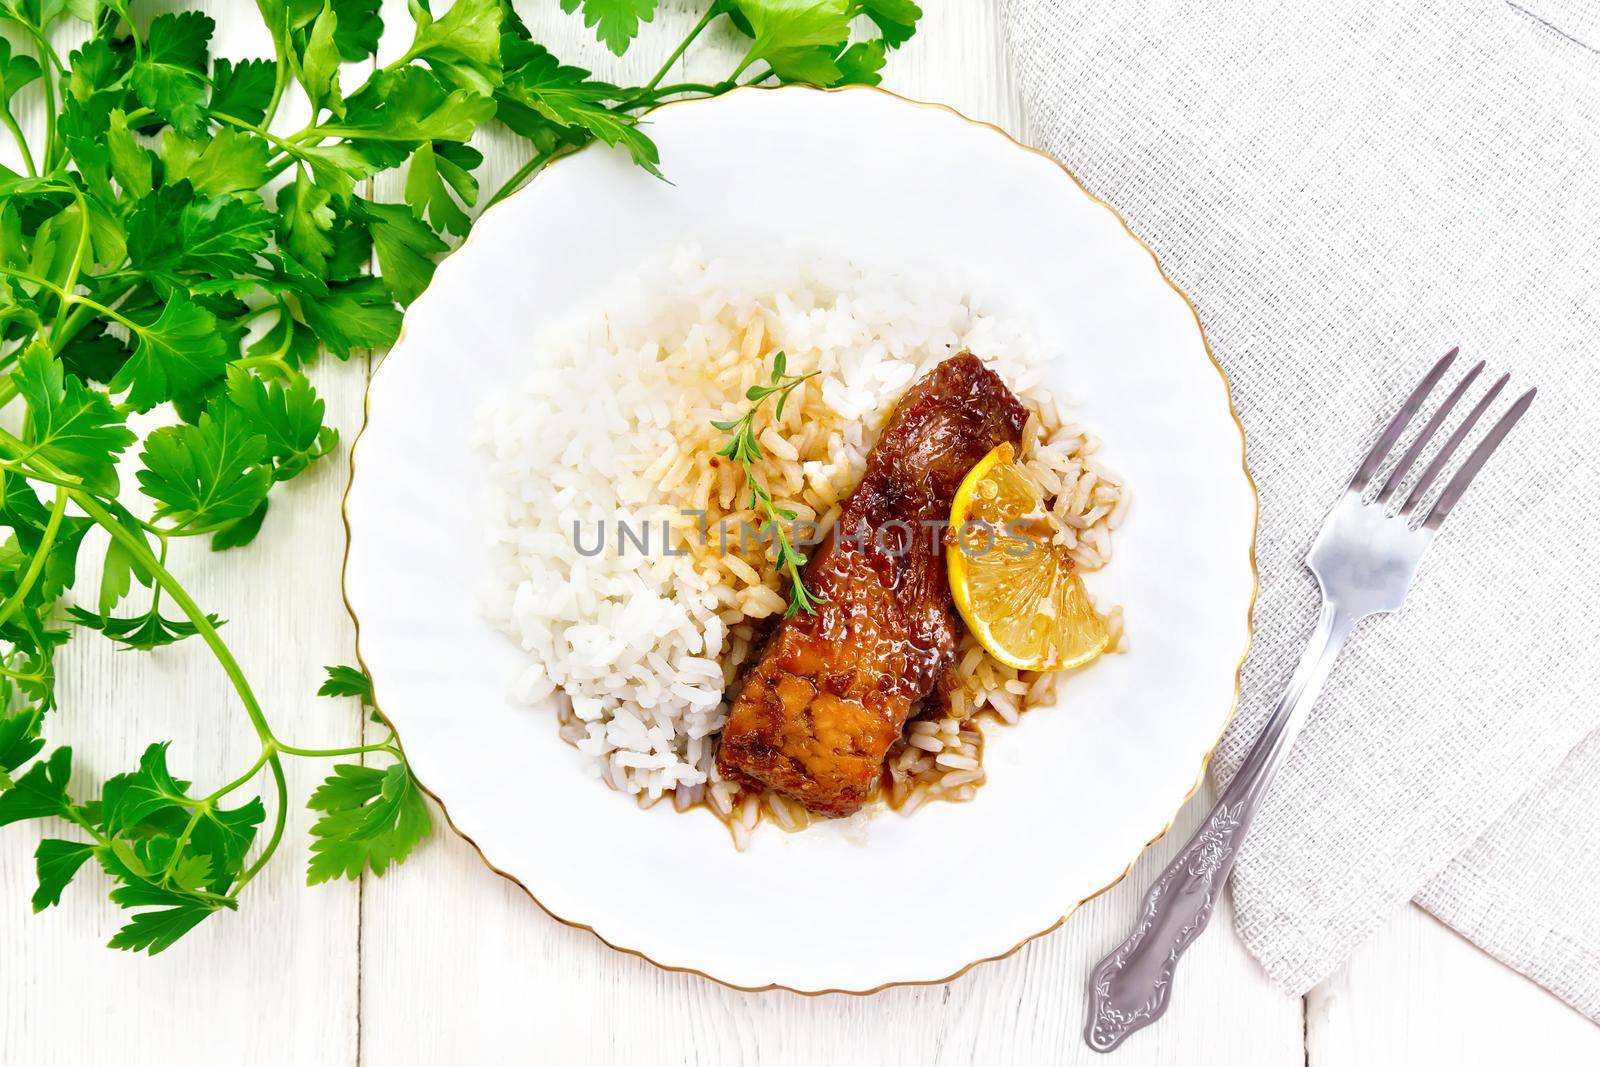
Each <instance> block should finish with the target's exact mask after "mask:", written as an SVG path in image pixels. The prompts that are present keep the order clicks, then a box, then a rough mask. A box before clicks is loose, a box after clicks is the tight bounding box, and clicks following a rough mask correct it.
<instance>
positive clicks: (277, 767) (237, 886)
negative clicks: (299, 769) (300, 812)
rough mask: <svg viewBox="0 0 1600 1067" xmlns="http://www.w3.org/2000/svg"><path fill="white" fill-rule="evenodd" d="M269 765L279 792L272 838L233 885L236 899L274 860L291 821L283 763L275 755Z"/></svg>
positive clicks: (269, 759)
mask: <svg viewBox="0 0 1600 1067" xmlns="http://www.w3.org/2000/svg"><path fill="white" fill-rule="evenodd" d="M267 765H268V767H270V768H271V770H272V782H273V785H274V786H276V787H277V791H278V804H277V809H278V810H277V813H276V815H275V816H274V817H273V820H272V836H271V837H270V838H268V839H267V843H266V846H265V847H264V848H262V850H261V854H260V855H259V856H257V857H256V861H255V862H254V863H252V864H251V865H250V866H249V868H248V869H246V870H245V872H244V873H243V874H241V875H240V876H239V880H238V881H237V882H235V883H234V884H233V890H232V893H231V895H232V896H235V897H237V896H238V895H239V890H241V889H243V888H244V887H245V886H246V885H247V884H248V883H249V882H250V880H251V879H252V878H254V877H255V876H256V875H257V874H259V873H260V871H261V868H263V867H265V866H266V865H267V861H268V860H270V859H271V858H272V854H273V853H274V852H276V851H278V845H279V844H281V843H282V842H283V828H284V827H285V826H286V825H288V821H289V783H288V781H287V780H286V779H285V778H284V774H283V761H282V760H280V759H279V758H278V756H277V753H273V754H272V755H271V756H270V757H268V759H267Z"/></svg>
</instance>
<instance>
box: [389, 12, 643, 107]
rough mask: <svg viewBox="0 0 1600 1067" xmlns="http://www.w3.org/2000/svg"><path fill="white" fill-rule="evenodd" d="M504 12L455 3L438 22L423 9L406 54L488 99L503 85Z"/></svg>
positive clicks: (417, 17) (419, 13)
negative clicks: (501, 79)
mask: <svg viewBox="0 0 1600 1067" xmlns="http://www.w3.org/2000/svg"><path fill="white" fill-rule="evenodd" d="M652 2H653V0H652ZM504 11H505V8H504V7H503V6H502V5H501V2H500V0H456V2H455V3H453V4H451V5H450V10H449V11H446V12H445V13H444V15H443V16H442V17H441V18H439V19H438V21H435V20H434V18H433V16H432V15H430V14H429V13H428V12H427V10H426V9H423V10H421V11H419V12H417V14H416V20H417V35H416V39H415V40H414V41H413V42H412V45H411V50H410V51H409V52H408V53H407V54H408V55H410V56H411V57H412V58H415V59H421V60H423V61H424V62H426V63H427V64H428V66H429V67H430V68H431V69H432V70H434V71H436V72H437V73H439V74H441V75H443V76H444V78H445V79H446V80H447V81H449V82H451V83H452V84H454V85H457V86H460V87H461V88H464V89H469V90H471V91H473V92H476V93H478V94H480V95H483V96H488V95H489V94H490V93H491V92H493V91H494V87H495V86H496V85H499V84H500V20H501V17H502V15H503V13H504Z"/></svg>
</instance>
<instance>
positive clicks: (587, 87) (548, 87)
mask: <svg viewBox="0 0 1600 1067" xmlns="http://www.w3.org/2000/svg"><path fill="white" fill-rule="evenodd" d="M526 54H527V61H526V62H525V63H524V64H523V65H522V66H521V67H520V68H518V70H517V72H516V74H515V75H514V76H512V77H511V78H508V79H507V81H506V84H505V93H506V95H507V96H509V97H510V98H511V99H513V100H515V101H517V102H518V103H521V104H524V105H526V106H528V107H530V108H532V109H533V110H534V111H536V112H538V113H539V114H540V115H543V116H544V117H545V118H547V119H549V120H550V121H552V122H555V123H558V124H560V125H562V126H570V127H574V128H577V129H581V130H583V131H585V132H586V133H589V134H591V135H593V136H594V137H597V138H598V139H599V140H601V141H602V142H604V143H605V144H608V145H618V144H620V145H622V146H623V147H625V148H626V149H627V150H628V152H629V154H630V155H632V156H633V161H634V162H635V163H637V164H639V166H641V167H643V168H644V169H645V170H648V171H649V172H650V173H652V174H655V175H657V176H658V177H659V176H660V173H661V171H660V169H659V167H658V164H659V163H660V162H661V154H660V152H659V151H658V150H657V148H656V146H655V142H653V141H651V140H650V138H648V137H646V136H645V135H644V134H643V133H642V132H641V131H640V130H639V127H638V123H637V121H636V120H635V119H634V118H633V116H631V115H629V114H627V113H625V112H620V111H614V110H612V109H611V108H608V107H606V106H605V105H604V104H603V103H602V101H605V100H609V99H614V98H616V97H618V96H620V95H621V92H620V90H618V89H617V87H616V86H614V85H608V84H606V83H605V82H598V81H592V80H590V78H589V72H588V71H586V70H582V69H580V68H578V67H568V66H563V65H562V64H561V61H560V60H558V59H556V57H555V56H553V55H551V54H550V53H549V52H548V51H546V50H545V49H543V48H541V47H539V46H538V45H530V46H527V52H526Z"/></svg>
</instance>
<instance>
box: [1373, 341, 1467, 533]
mask: <svg viewBox="0 0 1600 1067" xmlns="http://www.w3.org/2000/svg"><path fill="white" fill-rule="evenodd" d="M1482 371H1483V360H1481V359H1480V360H1478V365H1477V366H1476V367H1473V368H1472V369H1471V370H1469V371H1467V374H1466V377H1464V378H1462V379H1461V381H1460V382H1458V383H1456V387H1455V388H1454V389H1452V390H1451V391H1450V395H1449V396H1447V397H1445V400H1444V403H1443V404H1440V405H1439V410H1437V411H1435V412H1434V413H1433V416H1432V417H1431V418H1430V419H1428V422H1427V424H1426V425H1425V426H1423V427H1422V432H1421V433H1419V434H1417V439H1416V440H1415V441H1412V442H1411V447H1410V448H1408V449H1406V454H1405V455H1403V456H1401V457H1400V462H1399V463H1396V464H1395V465H1394V470H1392V471H1390V472H1389V480H1388V481H1386V482H1384V483H1383V491H1382V492H1380V493H1379V494H1378V503H1379V504H1387V503H1388V502H1389V498H1390V497H1391V496H1393V495H1394V494H1395V491H1396V490H1397V489H1399V488H1400V483H1401V482H1403V481H1405V477H1406V472H1407V471H1409V470H1410V469H1411V464H1413V463H1415V462H1416V461H1417V457H1418V456H1419V455H1421V454H1422V450H1423V449H1424V448H1427V447H1428V442H1429V441H1431V440H1433V435H1434V434H1435V433H1437V432H1438V431H1439V427H1440V426H1441V425H1442V424H1443V423H1444V420H1445V419H1446V418H1448V417H1449V415H1450V412H1451V411H1452V410H1454V408H1455V406H1456V404H1457V403H1459V402H1460V400H1461V397H1462V396H1463V395H1464V394H1465V393H1466V391H1467V389H1468V387H1470V386H1471V385H1472V383H1473V381H1475V380H1476V379H1477V377H1478V375H1479V374H1480V373H1481V372H1482Z"/></svg>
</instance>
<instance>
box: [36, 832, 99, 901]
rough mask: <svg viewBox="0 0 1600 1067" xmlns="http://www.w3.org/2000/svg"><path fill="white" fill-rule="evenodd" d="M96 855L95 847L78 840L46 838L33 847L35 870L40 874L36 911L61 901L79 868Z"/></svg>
mask: <svg viewBox="0 0 1600 1067" xmlns="http://www.w3.org/2000/svg"><path fill="white" fill-rule="evenodd" d="M92 855H94V846H93V845H85V844H82V843H80V842H77V841H58V840H55V839H54V838H49V837H47V838H45V839H44V840H42V841H40V842H39V847H38V848H36V849H35V850H34V853H33V861H34V869H35V870H36V871H37V872H38V875H39V888H38V889H37V890H35V891H34V894H33V910H34V911H43V910H44V909H46V908H49V907H53V906H54V905H56V904H59V903H61V892H62V890H64V889H66V888H67V884H68V883H69V882H71V881H72V877H73V875H75V874H77V873H78V868H79V867H82V866H83V864H84V862H85V861H86V860H87V859H88V858H89V857H90V856H92Z"/></svg>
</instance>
